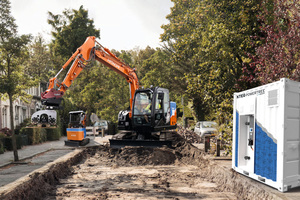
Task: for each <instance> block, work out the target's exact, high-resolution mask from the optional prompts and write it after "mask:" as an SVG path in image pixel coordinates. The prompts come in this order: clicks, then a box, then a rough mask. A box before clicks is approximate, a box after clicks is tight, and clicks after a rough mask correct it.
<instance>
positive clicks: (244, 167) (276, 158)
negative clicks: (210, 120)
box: [232, 78, 300, 192]
mask: <svg viewBox="0 0 300 200" xmlns="http://www.w3.org/2000/svg"><path fill="white" fill-rule="evenodd" d="M233 115H234V117H233V145H232V146H233V156H232V168H233V169H234V170H235V171H237V172H239V173H241V174H244V175H246V176H248V177H250V178H253V179H255V180H257V181H259V182H262V183H264V184H267V185H269V186H272V187H274V188H277V189H278V190H279V191H281V192H285V191H288V190H289V189H290V188H294V187H298V186H300V159H299V154H300V83H299V82H295V81H291V80H289V79H286V78H283V79H280V81H277V82H274V83H270V84H267V85H263V86H259V87H256V88H253V89H250V90H246V91H243V92H238V93H235V94H234V110H233Z"/></svg>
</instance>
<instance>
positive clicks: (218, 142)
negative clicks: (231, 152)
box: [217, 139, 221, 157]
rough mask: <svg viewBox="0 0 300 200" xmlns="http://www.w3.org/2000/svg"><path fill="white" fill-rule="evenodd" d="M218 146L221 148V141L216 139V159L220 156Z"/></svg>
mask: <svg viewBox="0 0 300 200" xmlns="http://www.w3.org/2000/svg"><path fill="white" fill-rule="evenodd" d="M220 146H221V140H220V139H218V140H217V156H218V157H219V156H220Z"/></svg>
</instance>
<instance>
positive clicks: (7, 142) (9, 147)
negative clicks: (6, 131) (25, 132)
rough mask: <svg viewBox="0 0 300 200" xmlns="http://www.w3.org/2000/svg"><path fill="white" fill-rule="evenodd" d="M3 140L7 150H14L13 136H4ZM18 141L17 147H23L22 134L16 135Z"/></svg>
mask: <svg viewBox="0 0 300 200" xmlns="http://www.w3.org/2000/svg"><path fill="white" fill-rule="evenodd" d="M2 142H3V147H4V149H6V150H7V151H12V150H13V145H12V137H4V138H2ZM16 142H17V149H21V148H22V146H23V144H22V137H21V136H20V135H16ZM4 149H3V152H4Z"/></svg>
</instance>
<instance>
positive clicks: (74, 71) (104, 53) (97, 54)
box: [41, 36, 139, 110]
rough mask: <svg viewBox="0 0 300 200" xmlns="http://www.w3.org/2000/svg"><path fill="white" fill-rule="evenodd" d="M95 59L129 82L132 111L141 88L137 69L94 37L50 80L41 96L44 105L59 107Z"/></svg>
mask: <svg viewBox="0 0 300 200" xmlns="http://www.w3.org/2000/svg"><path fill="white" fill-rule="evenodd" d="M93 59H95V60H97V61H99V62H101V63H103V64H104V65H105V66H107V67H109V68H110V69H112V70H114V71H115V72H117V73H118V74H120V75H121V76H123V77H124V78H125V79H126V80H127V82H128V83H129V84H130V110H132V109H131V106H132V100H133V97H134V93H135V91H136V90H137V89H138V88H139V82H138V78H137V75H136V73H135V69H132V68H131V67H129V66H128V65H126V64H125V63H124V62H122V61H121V60H120V59H119V58H117V57H116V56H115V55H114V54H113V53H112V52H110V51H109V49H107V48H105V47H103V46H102V45H101V44H99V43H98V42H97V41H96V37H94V36H90V37H87V39H86V41H85V42H84V43H83V45H82V46H81V47H79V48H78V49H77V50H76V52H75V53H74V54H73V55H72V56H71V57H70V58H69V60H68V61H67V62H66V63H65V64H64V65H63V66H62V68H61V70H60V71H59V72H58V73H57V74H56V76H55V77H53V78H51V79H50V80H49V87H48V89H47V90H46V91H45V92H44V93H42V94H41V97H42V104H43V105H46V106H50V107H53V108H57V107H59V105H60V103H61V100H62V96H63V95H64V93H65V91H66V90H67V89H68V88H69V87H70V86H71V85H72V83H73V81H74V80H75V79H76V78H77V76H78V75H79V74H80V72H81V71H82V70H83V69H84V68H85V66H86V65H87V64H88V63H89V62H90V61H91V60H93ZM73 60H74V61H73ZM72 61H73V63H72V65H71V67H70V69H69V71H68V73H67V75H66V77H65V79H64V80H63V81H62V82H61V83H60V82H59V81H58V80H57V77H58V75H59V74H60V73H61V72H62V71H63V70H64V69H65V68H66V67H67V66H68V65H69V64H70V63H71V62H72ZM55 88H57V89H55Z"/></svg>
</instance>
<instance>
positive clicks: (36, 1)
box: [10, 0, 173, 50]
mask: <svg viewBox="0 0 300 200" xmlns="http://www.w3.org/2000/svg"><path fill="white" fill-rule="evenodd" d="M10 2H11V13H12V15H13V17H14V18H15V19H16V24H17V25H18V32H19V34H32V35H34V36H36V35H37V34H38V33H41V34H42V35H43V36H44V38H45V39H46V41H50V40H51V34H50V32H51V26H50V25H48V23H47V19H48V11H50V12H52V13H53V14H62V11H64V10H65V9H76V10H78V9H79V7H80V6H81V5H83V7H84V9H87V10H88V12H89V18H91V19H93V20H94V25H95V28H97V29H100V37H101V40H100V41H99V42H100V43H101V44H102V45H103V46H105V47H107V48H109V49H116V50H129V49H133V48H135V47H139V48H141V49H143V48H145V47H146V46H147V45H149V46H151V47H153V48H155V47H158V46H159V44H160V39H159V37H160V34H161V33H163V29H161V25H162V24H167V23H168V20H167V19H166V16H167V15H168V14H169V13H170V7H172V6H173V3H172V2H171V0H10Z"/></svg>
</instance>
